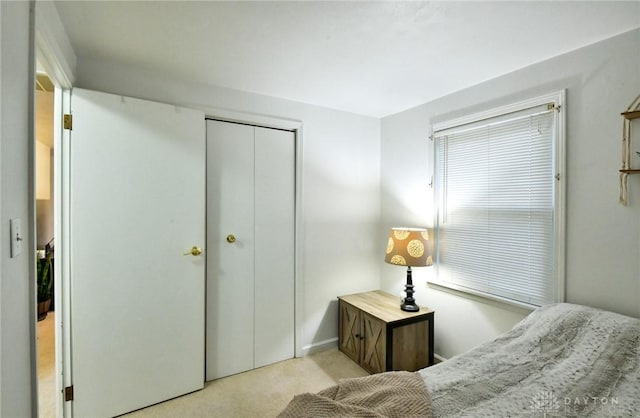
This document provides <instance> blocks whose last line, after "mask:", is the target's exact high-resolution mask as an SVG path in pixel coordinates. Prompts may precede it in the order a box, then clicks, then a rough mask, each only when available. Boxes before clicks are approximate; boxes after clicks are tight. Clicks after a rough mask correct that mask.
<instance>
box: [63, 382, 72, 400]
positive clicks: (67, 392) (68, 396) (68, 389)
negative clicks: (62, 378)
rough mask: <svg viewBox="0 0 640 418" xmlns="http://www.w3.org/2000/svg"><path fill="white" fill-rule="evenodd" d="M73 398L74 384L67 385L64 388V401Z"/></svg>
mask: <svg viewBox="0 0 640 418" xmlns="http://www.w3.org/2000/svg"><path fill="white" fill-rule="evenodd" d="M72 400H73V386H67V387H66V388H64V401H65V402H69V401H72Z"/></svg>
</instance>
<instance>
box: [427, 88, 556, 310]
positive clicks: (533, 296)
mask: <svg viewBox="0 0 640 418" xmlns="http://www.w3.org/2000/svg"><path fill="white" fill-rule="evenodd" d="M563 99H564V92H560V93H556V94H553V95H549V96H545V97H539V98H536V99H533V100H529V101H526V102H521V103H518V104H515V105H512V106H508V107H503V108H500V109H494V110H492V111H489V112H484V113H482V114H476V115H471V116H469V117H466V118H462V119H457V120H453V121H449V122H446V123H441V124H438V125H436V126H434V135H433V139H434V142H435V158H436V161H435V169H436V175H435V202H436V222H435V224H436V228H435V234H436V240H435V255H436V279H435V283H437V284H440V285H443V286H447V287H451V288H454V289H457V290H461V291H466V292H470V293H474V294H477V295H481V296H486V297H489V298H492V299H498V300H502V301H507V302H512V303H515V304H518V305H525V306H541V305H543V304H546V303H551V302H554V301H562V300H563V298H564V221H563V213H564V212H563V189H564V187H563V184H564V178H563V173H564V157H563V150H564V133H563V130H564V123H563V114H564V107H563V102H564V100H563Z"/></svg>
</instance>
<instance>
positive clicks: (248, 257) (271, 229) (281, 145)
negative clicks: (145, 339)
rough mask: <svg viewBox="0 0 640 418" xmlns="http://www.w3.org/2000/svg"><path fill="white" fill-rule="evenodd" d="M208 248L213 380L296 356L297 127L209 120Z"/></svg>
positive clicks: (209, 375)
mask: <svg viewBox="0 0 640 418" xmlns="http://www.w3.org/2000/svg"><path fill="white" fill-rule="evenodd" d="M229 235H233V236H234V238H235V241H234V240H233V239H231V241H232V242H228V241H227V237H229ZM207 247H208V249H209V251H208V254H207V355H206V359H207V360H206V361H207V374H206V376H207V380H212V379H217V378H220V377H224V376H228V375H231V374H235V373H239V372H243V371H246V370H251V369H253V368H256V367H260V366H264V365H266V364H271V363H274V362H277V361H281V360H285V359H288V358H292V357H293V356H294V256H295V135H294V133H293V132H290V131H282V130H276V129H267V128H259V127H253V126H247V125H241V124H234V123H227V122H220V121H207Z"/></svg>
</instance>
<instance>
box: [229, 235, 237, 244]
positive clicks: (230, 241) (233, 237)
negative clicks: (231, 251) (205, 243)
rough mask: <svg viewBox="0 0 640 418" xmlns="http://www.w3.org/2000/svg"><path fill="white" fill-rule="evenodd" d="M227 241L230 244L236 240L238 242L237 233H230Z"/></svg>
mask: <svg viewBox="0 0 640 418" xmlns="http://www.w3.org/2000/svg"><path fill="white" fill-rule="evenodd" d="M227 242H228V243H229V244H233V243H234V242H236V237H235V235H233V234H229V235H227Z"/></svg>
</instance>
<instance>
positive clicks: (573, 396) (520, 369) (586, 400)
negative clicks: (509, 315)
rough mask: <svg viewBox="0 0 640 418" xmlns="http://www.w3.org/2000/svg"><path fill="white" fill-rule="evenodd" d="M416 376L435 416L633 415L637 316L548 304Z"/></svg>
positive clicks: (639, 399)
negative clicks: (426, 393) (474, 346)
mask: <svg viewBox="0 0 640 418" xmlns="http://www.w3.org/2000/svg"><path fill="white" fill-rule="evenodd" d="M420 374H421V375H422V377H423V378H424V381H425V384H426V386H427V388H428V390H429V392H430V394H431V398H432V411H433V415H434V416H435V417H448V416H456V417H474V418H479V417H520V416H526V417H536V416H538V417H620V416H622V417H640V319H635V318H630V317H627V316H623V315H619V314H615V313H612V312H606V311H601V310H598V309H594V308H589V307H585V306H581V305H573V304H568V303H561V304H553V305H549V306H546V307H542V308H540V309H538V310H536V311H534V312H533V313H531V314H530V315H529V316H527V317H526V318H525V319H523V320H522V321H521V322H520V323H518V324H517V325H516V326H515V327H514V328H513V329H511V330H510V331H508V332H507V333H505V334H503V335H502V336H500V337H498V338H497V339H495V340H493V341H491V342H488V343H486V344H482V345H480V346H478V347H476V348H474V349H472V350H470V351H468V352H466V353H463V354H460V355H458V356H456V357H453V358H451V359H449V360H447V361H445V362H443V363H440V364H438V365H435V366H432V367H429V368H426V369H423V370H421V371H420Z"/></svg>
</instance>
